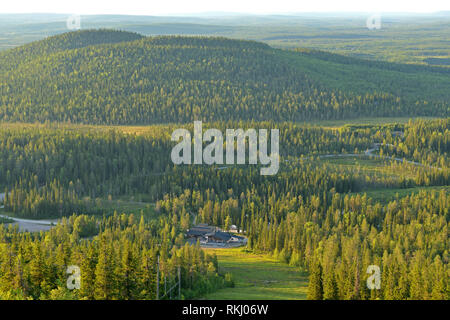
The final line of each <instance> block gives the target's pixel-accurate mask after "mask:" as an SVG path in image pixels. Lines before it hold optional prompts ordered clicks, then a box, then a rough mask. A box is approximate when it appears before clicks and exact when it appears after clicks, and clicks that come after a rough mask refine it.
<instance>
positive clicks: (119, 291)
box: [0, 213, 229, 300]
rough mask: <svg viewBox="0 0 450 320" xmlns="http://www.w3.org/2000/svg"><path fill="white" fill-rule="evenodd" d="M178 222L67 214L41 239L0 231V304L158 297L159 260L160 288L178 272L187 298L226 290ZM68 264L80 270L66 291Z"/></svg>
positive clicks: (212, 261) (212, 264)
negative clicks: (77, 284)
mask: <svg viewBox="0 0 450 320" xmlns="http://www.w3.org/2000/svg"><path fill="white" fill-rule="evenodd" d="M178 219H180V217H179V216H178V215H176V214H172V215H168V216H161V217H159V218H158V219H155V220H152V221H151V222H145V221H144V219H143V217H141V219H140V220H139V219H138V218H136V217H134V216H133V215H128V214H121V215H119V214H116V213H115V214H114V215H112V216H110V217H108V218H103V219H101V220H100V221H99V220H97V219H95V218H92V217H89V216H86V215H78V216H75V215H73V216H71V217H69V218H67V219H66V218H64V219H63V220H62V221H61V222H60V223H59V224H58V226H57V227H55V228H54V229H52V230H50V231H49V232H47V233H40V234H30V233H19V232H18V230H17V228H13V227H9V228H5V227H3V226H2V225H0V272H1V277H0V299H51V300H53V299H64V300H68V299H69V300H72V299H83V300H85V299H97V300H104V299H108V300H111V299H114V300H116V299H125V300H129V299H156V294H157V293H156V281H157V280H156V279H157V275H158V273H157V266H158V263H157V261H158V259H159V270H160V281H161V283H162V286H163V285H164V284H165V282H167V281H170V284H171V285H172V284H173V283H174V281H175V278H176V277H177V276H178V275H177V269H178V267H180V274H181V279H182V280H181V281H182V285H181V287H182V295H183V296H182V297H183V298H185V299H192V298H194V297H198V296H199V295H201V294H205V293H207V292H208V291H211V290H215V289H218V288H221V287H224V286H226V285H229V283H227V282H226V281H225V279H224V277H220V276H219V275H218V274H217V258H215V257H214V256H210V255H206V254H205V253H204V252H203V251H202V250H201V249H200V247H198V246H189V245H188V244H186V245H184V242H183V241H182V239H183V233H182V232H181V231H182V230H181V229H180V227H181V226H182V224H178V223H177V221H179V220H178ZM181 219H182V220H183V219H185V218H183V217H181ZM138 220H139V221H138ZM185 223H186V220H185ZM92 236H95V240H90V238H91V237H92ZM70 265H76V266H79V268H80V276H81V279H80V282H81V283H82V286H81V287H80V289H75V290H73V291H71V290H69V289H68V288H67V286H66V282H67V279H68V275H67V272H66V270H67V267H68V266H70ZM162 286H161V288H162ZM161 292H162V293H163V290H162V289H161ZM162 293H161V294H160V297H162V296H163V294H162ZM173 296H174V297H175V298H178V292H175V293H173ZM165 298H166V299H168V298H170V296H167V297H165Z"/></svg>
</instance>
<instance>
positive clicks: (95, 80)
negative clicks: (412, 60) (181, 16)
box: [0, 30, 450, 300]
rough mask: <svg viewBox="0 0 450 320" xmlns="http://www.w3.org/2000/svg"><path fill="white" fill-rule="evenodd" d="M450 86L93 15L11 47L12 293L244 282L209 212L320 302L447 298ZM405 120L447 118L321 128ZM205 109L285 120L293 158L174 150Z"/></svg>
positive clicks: (305, 53)
mask: <svg viewBox="0 0 450 320" xmlns="http://www.w3.org/2000/svg"><path fill="white" fill-rule="evenodd" d="M448 88H450V73H449V69H445V68H440V67H429V66H418V65H402V64H394V63H388V62H376V61H366V60H362V59H355V58H350V57H344V56H339V55H335V54H331V53H326V52H321V51H314V50H307V49H296V50H281V49H274V48H272V47H269V46H268V45H267V44H264V43H259V42H255V41H243V40H231V39H226V38H220V37H180V36H167V37H166V36H158V37H144V36H141V35H139V34H136V33H130V32H124V31H111V30H87V31H80V32H72V33H66V34H62V35H57V36H54V37H49V38H47V39H45V40H42V41H37V42H33V43H29V44H27V45H24V46H21V47H17V48H14V49H11V50H5V51H2V52H0V121H1V122H0V194H1V196H2V203H1V207H0V299H156V298H157V293H156V282H157V279H159V280H160V281H163V280H166V281H167V282H168V285H169V286H172V285H173V284H174V283H175V281H177V279H178V278H177V277H178V275H177V272H178V267H179V268H180V272H181V279H182V280H181V295H182V298H184V299H193V298H202V297H204V296H205V295H207V294H208V293H210V292H212V291H215V290H219V289H220V288H225V287H233V286H234V280H233V276H232V275H231V274H230V273H228V272H223V270H222V269H221V268H220V263H221V262H220V261H219V260H218V259H217V257H216V256H215V255H212V254H207V253H206V252H205V251H204V250H203V249H202V247H201V245H200V243H199V242H197V244H196V243H195V242H194V243H192V242H191V243H189V242H188V241H186V240H187V239H186V231H187V230H188V229H189V228H191V227H192V226H193V225H194V224H197V223H207V224H210V225H213V226H217V227H220V228H222V229H224V230H228V229H229V228H230V226H231V225H235V226H236V229H237V230H238V231H240V233H241V235H243V236H244V237H245V238H246V240H247V241H248V242H247V247H246V250H248V251H251V252H252V253H254V254H262V255H269V256H271V257H274V258H276V259H277V260H279V261H282V262H283V263H285V264H289V265H291V266H293V267H295V270H297V271H298V272H301V273H304V274H308V275H309V287H308V298H309V299H446V300H448V299H450V282H449V276H450V268H449V259H450V252H449V244H450V240H449V223H450V214H449V204H450V199H449V186H450V158H449V152H450V118H449V111H450V91H449V90H448ZM394 116H401V117H408V118H410V117H415V116H427V117H432V119H430V118H428V119H414V120H413V119H411V120H409V121H403V122H396V121H386V122H384V121H381V122H379V123H370V124H362V123H359V122H358V121H356V120H355V121H351V123H348V124H346V125H328V126H326V125H321V124H320V123H322V122H323V120H330V119H331V120H333V121H336V120H340V119H344V120H348V119H358V118H361V117H394ZM371 119H373V118H371ZM193 120H203V121H204V122H203V129H204V130H206V129H208V128H217V129H219V130H220V131H221V132H224V131H225V130H226V129H228V128H236V129H237V128H242V129H244V130H245V129H248V128H254V129H279V132H280V142H279V145H280V147H279V151H280V169H279V171H278V173H277V174H276V175H273V176H262V175H260V171H259V169H260V167H261V165H211V166H208V165H174V164H173V163H172V161H171V158H170V155H171V150H172V148H173V147H174V145H175V144H176V142H175V141H172V140H171V134H172V132H173V131H174V130H175V129H178V128H186V129H188V130H190V131H192V130H193V124H192V121H193ZM313 120H314V121H313ZM349 122H350V121H349ZM131 125H135V126H131ZM136 125H142V126H136ZM204 143H205V142H204ZM205 145H206V143H205ZM225 148H226V144H224V149H225ZM247 149H248V145H247ZM17 218H22V219H23V218H25V219H58V222H55V225H51V228H50V230H49V231H40V232H24V231H23V230H19V228H18V227H17V226H14V225H13V224H14V220H12V219H17ZM158 259H159V269H158ZM70 265H77V266H79V267H80V269H81V275H82V279H81V280H82V283H83V285H82V287H81V288H80V289H76V290H73V291H71V290H68V288H66V282H65V281H66V279H67V273H66V268H67V266H70ZM369 265H378V266H380V268H381V272H382V278H381V289H379V290H369V289H368V288H367V286H366V282H365V281H366V279H367V276H368V275H367V273H366V269H367V267H368V266H369ZM157 270H159V278H158V271H157ZM166 284H167V283H165V285H166ZM160 297H161V296H160ZM165 298H168V299H170V298H178V296H177V295H176V294H175V295H174V296H166V297H165Z"/></svg>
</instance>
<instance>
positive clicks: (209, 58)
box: [0, 30, 450, 124]
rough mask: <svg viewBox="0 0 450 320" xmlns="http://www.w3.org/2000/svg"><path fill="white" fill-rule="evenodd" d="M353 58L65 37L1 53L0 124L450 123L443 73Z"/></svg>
mask: <svg viewBox="0 0 450 320" xmlns="http://www.w3.org/2000/svg"><path fill="white" fill-rule="evenodd" d="M351 59H352V58H346V59H345V60H344V59H342V57H340V56H336V55H331V54H323V53H320V52H306V51H282V50H279V49H273V48H271V47H269V46H267V45H265V44H262V43H258V42H252V41H242V40H230V39H225V38H211V37H150V38H149V37H142V36H140V35H138V34H135V33H128V32H121V31H111V30H88V31H79V32H71V33H66V34H63V35H58V36H54V37H50V38H48V39H46V40H42V41H38V42H34V43H32V44H28V45H25V46H22V47H19V48H15V49H12V50H8V51H5V52H2V53H0V121H23V122H34V121H40V122H43V121H70V122H78V123H92V124H148V123H162V122H191V121H192V120H193V119H202V120H204V121H213V120H214V121H215V120H241V119H242V120H282V121H284V120H287V121H304V120H309V119H348V118H357V117H367V116H417V115H424V116H444V117H447V116H448V115H449V110H450V107H449V106H450V90H449V88H450V74H449V73H446V72H441V71H440V69H436V68H427V67H421V68H417V66H408V65H402V66H401V67H398V65H389V64H386V63H384V64H382V65H380V64H377V63H373V62H364V61H363V60H354V61H355V63H352V61H351ZM391 66H392V68H391Z"/></svg>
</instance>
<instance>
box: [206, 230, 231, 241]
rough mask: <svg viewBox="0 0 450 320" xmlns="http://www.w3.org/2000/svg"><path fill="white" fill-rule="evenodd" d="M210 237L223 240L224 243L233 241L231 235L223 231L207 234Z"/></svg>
mask: <svg viewBox="0 0 450 320" xmlns="http://www.w3.org/2000/svg"><path fill="white" fill-rule="evenodd" d="M207 236H208V237H213V238H216V239H219V240H223V241H228V240H230V239H231V235H230V234H229V233H226V232H222V231H216V232H212V233H209V234H207Z"/></svg>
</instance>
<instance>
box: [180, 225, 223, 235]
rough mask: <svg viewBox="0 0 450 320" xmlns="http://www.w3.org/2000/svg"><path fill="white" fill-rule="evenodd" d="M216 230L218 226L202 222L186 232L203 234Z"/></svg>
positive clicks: (188, 233)
mask: <svg viewBox="0 0 450 320" xmlns="http://www.w3.org/2000/svg"><path fill="white" fill-rule="evenodd" d="M215 231H216V227H213V226H208V225H207V224H200V225H197V226H194V227H192V228H191V229H189V230H188V231H187V232H186V234H187V235H189V236H203V235H206V234H207V233H212V232H215Z"/></svg>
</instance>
